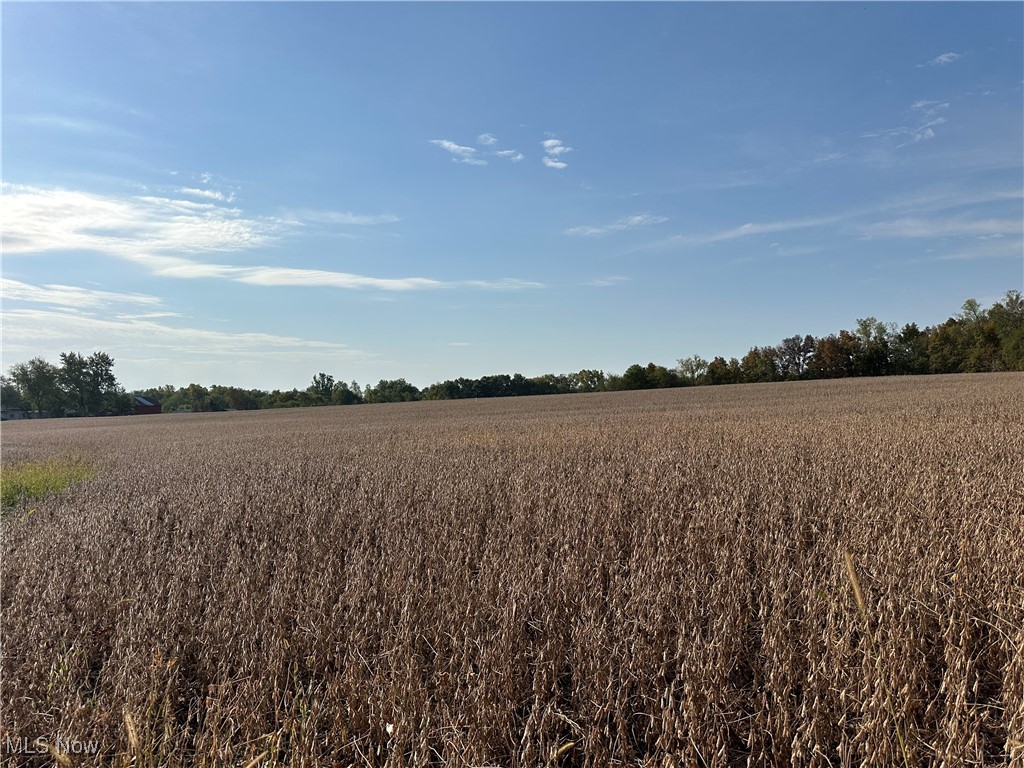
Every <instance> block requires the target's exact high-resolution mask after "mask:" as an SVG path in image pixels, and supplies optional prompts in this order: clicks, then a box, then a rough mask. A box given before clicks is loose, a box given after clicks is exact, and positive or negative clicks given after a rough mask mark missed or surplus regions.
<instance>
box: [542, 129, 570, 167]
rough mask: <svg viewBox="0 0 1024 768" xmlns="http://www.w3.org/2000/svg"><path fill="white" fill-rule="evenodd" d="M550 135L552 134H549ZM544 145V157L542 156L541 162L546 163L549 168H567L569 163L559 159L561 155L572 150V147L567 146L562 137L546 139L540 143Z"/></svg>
mask: <svg viewBox="0 0 1024 768" xmlns="http://www.w3.org/2000/svg"><path fill="white" fill-rule="evenodd" d="M548 135H549V136H550V134H548ZM540 145H541V146H542V147H544V155H545V156H544V157H542V158H541V162H542V163H544V165H546V166H547V167H548V168H557V169H559V170H561V169H562V168H567V167H568V165H567V164H566V163H565V162H563V161H562V160H559V159H557V158H558V157H560V156H561V155H564V154H566V153H568V152H572V151H573V149H572V147H567V146H565V145H564V144H563V143H562V141H561V139H545V140H544V141H542V142H541V143H540Z"/></svg>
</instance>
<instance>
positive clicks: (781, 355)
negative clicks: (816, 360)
mask: <svg viewBox="0 0 1024 768" xmlns="http://www.w3.org/2000/svg"><path fill="white" fill-rule="evenodd" d="M775 349H776V352H777V356H776V359H777V360H778V366H779V373H780V374H781V376H782V378H784V379H786V380H787V381H793V380H795V379H803V378H805V377H806V375H807V364H808V363H809V362H810V359H811V356H812V355H813V354H814V337H813V336H810V335H807V336H799V335H797V336H790V337H789V338H788V339H783V340H782V343H781V344H779V345H778V346H777V347H776V348H775Z"/></svg>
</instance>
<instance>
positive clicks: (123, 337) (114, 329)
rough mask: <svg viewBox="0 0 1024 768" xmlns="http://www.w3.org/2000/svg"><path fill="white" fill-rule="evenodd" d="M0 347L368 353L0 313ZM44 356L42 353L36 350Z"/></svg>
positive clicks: (305, 342) (54, 315)
mask: <svg viewBox="0 0 1024 768" xmlns="http://www.w3.org/2000/svg"><path fill="white" fill-rule="evenodd" d="M3 320H4V337H5V338H4V343H5V347H6V346H7V345H8V343H10V344H11V347H12V348H14V349H20V348H21V347H22V343H27V344H31V345H34V348H36V349H38V348H39V347H41V346H42V347H50V348H51V349H59V348H60V347H65V348H66V347H67V346H78V345H81V344H82V343H83V341H85V340H96V341H97V343H98V344H99V343H101V344H102V345H103V346H104V348H105V349H107V350H109V351H110V352H111V353H112V355H113V356H114V357H115V358H118V357H119V356H120V350H130V353H131V354H132V355H136V356H137V355H140V354H144V353H145V352H146V351H147V350H151V351H153V352H158V353H160V354H161V355H165V354H167V353H168V352H173V353H175V354H182V355H184V356H186V358H189V357H194V356H196V355H210V354H214V355H227V356H239V355H246V356H248V355H266V356H267V357H269V358H271V359H286V358H288V357H289V356H294V355H303V354H309V353H315V355H316V356H319V357H320V358H322V357H323V355H324V354H330V355H331V356H332V359H333V356H349V357H366V356H368V355H367V353H365V352H361V351H359V350H355V349H352V348H351V347H348V346H346V345H344V344H337V343H333V342H327V341H317V340H310V339H302V338H298V337H295V336H282V335H277V334H269V333H230V332H224V331H214V330H208V329H205V328H189V327H177V326H171V325H166V324H163V323H157V322H154V321H153V320H151V319H140V318H114V319H111V318H98V317H91V316H88V315H81V314H77V313H70V312H60V311H51V310H35V309H5V310H4V311H3ZM40 354H44V356H45V354H47V350H45V349H43V350H40Z"/></svg>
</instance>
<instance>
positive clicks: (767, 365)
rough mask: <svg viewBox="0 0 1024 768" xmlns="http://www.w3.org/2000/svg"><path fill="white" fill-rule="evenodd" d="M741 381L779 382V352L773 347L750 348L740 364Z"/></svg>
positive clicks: (780, 374)
mask: <svg viewBox="0 0 1024 768" xmlns="http://www.w3.org/2000/svg"><path fill="white" fill-rule="evenodd" d="M740 370H741V371H742V377H743V381H745V382H748V383H753V382H759V381H780V380H781V379H782V373H781V371H780V370H779V352H778V350H777V349H776V348H775V347H751V349H750V351H749V352H747V354H746V355H744V356H743V360H742V361H741V362H740Z"/></svg>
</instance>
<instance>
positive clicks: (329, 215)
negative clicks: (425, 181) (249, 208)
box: [288, 208, 401, 227]
mask: <svg viewBox="0 0 1024 768" xmlns="http://www.w3.org/2000/svg"><path fill="white" fill-rule="evenodd" d="M288 215H289V217H293V218H295V219H297V220H298V221H312V222H317V223H322V224H341V225H346V226H356V227H373V226H379V225H381V224H394V223H395V222H397V221H401V219H400V218H399V217H398V216H396V215H395V214H393V213H353V212H352V211H317V210H310V209H308V208H300V209H299V210H296V211H289V212H288Z"/></svg>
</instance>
